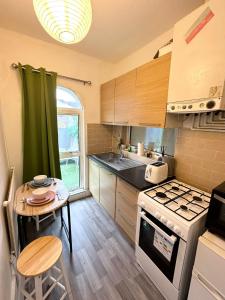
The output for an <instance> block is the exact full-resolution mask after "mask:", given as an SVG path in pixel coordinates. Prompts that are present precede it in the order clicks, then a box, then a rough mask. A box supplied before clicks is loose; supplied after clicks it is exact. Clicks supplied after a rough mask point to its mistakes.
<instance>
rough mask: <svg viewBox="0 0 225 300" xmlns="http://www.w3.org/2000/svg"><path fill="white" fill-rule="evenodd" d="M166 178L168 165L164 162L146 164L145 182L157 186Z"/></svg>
mask: <svg viewBox="0 0 225 300" xmlns="http://www.w3.org/2000/svg"><path fill="white" fill-rule="evenodd" d="M167 177H168V165H167V163H165V162H161V161H157V162H155V163H153V164H148V165H147V166H146V169H145V180H146V181H148V182H151V183H154V184H158V183H160V182H162V181H164V180H165V179H167Z"/></svg>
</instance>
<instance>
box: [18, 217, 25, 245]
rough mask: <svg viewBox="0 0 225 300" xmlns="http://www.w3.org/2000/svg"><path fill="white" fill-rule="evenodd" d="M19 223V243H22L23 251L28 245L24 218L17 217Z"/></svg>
mask: <svg viewBox="0 0 225 300" xmlns="http://www.w3.org/2000/svg"><path fill="white" fill-rule="evenodd" d="M17 223H18V234H19V241H20V250H21V251H22V250H23V249H24V247H25V245H26V241H25V230H24V228H23V217H22V216H19V215H18V216H17Z"/></svg>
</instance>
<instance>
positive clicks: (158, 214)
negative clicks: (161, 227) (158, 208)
mask: <svg viewBox="0 0 225 300" xmlns="http://www.w3.org/2000/svg"><path fill="white" fill-rule="evenodd" d="M155 217H156V219H158V220H159V219H160V218H161V215H160V213H159V212H156V213H155Z"/></svg>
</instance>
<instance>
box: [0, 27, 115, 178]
mask: <svg viewBox="0 0 225 300" xmlns="http://www.w3.org/2000/svg"><path fill="white" fill-rule="evenodd" d="M0 37H1V46H0V91H1V102H2V107H3V126H4V132H5V135H6V141H7V148H8V153H9V161H10V165H14V166H15V167H16V171H17V178H18V179H20V178H21V170H22V146H21V89H20V80H19V76H18V72H17V71H15V70H12V69H11V68H10V65H11V63H13V62H16V63H17V62H21V63H22V64H31V65H33V66H34V67H40V66H42V67H45V68H46V69H47V70H52V71H56V72H58V73H59V74H63V75H67V76H71V77H77V78H82V79H86V80H91V81H92V83H93V84H92V86H84V85H83V84H81V83H76V82H74V81H69V80H58V84H62V85H64V86H66V87H69V88H71V89H73V90H74V91H75V92H77V93H78V94H79V95H80V98H81V101H82V103H83V104H84V107H85V121H86V122H88V123H99V121H100V104H99V103H100V101H99V99H100V98H99V97H100V96H99V85H100V82H101V81H102V79H101V76H102V75H104V76H106V75H105V74H107V73H109V72H110V66H111V65H110V64H109V65H108V64H107V63H105V62H103V61H101V60H99V59H95V58H92V57H89V56H87V55H83V54H80V53H77V52H75V51H72V50H69V49H67V48H64V47H62V46H60V45H59V46H57V45H55V44H50V43H46V42H43V41H40V40H37V39H33V38H30V37H28V36H25V35H22V34H18V33H16V32H12V31H7V30H4V29H1V28H0Z"/></svg>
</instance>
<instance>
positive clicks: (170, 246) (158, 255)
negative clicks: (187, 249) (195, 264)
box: [138, 209, 180, 282]
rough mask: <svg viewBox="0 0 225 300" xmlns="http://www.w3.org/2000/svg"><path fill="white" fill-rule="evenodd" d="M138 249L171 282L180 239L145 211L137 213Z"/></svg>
mask: <svg viewBox="0 0 225 300" xmlns="http://www.w3.org/2000/svg"><path fill="white" fill-rule="evenodd" d="M139 217H140V232H139V241H138V245H139V247H140V248H141V249H142V250H143V251H144V252H145V254H146V255H147V256H148V257H149V258H150V259H151V260H152V261H153V262H154V264H155V265H156V266H157V267H158V268H159V269H160V270H161V272H162V273H163V274H164V275H165V276H166V277H167V278H168V279H169V280H170V281H171V282H173V276H174V271H175V265H176V259H177V253H178V246H179V241H180V238H179V236H177V235H176V234H174V232H173V231H172V230H170V229H169V228H168V227H166V226H165V225H164V224H162V223H161V222H160V221H159V220H157V219H156V218H154V217H153V216H152V215H151V214H149V213H148V212H146V211H145V210H143V209H142V210H141V212H139Z"/></svg>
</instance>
